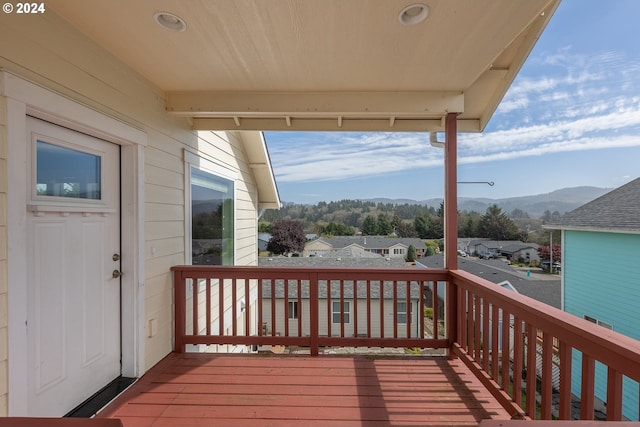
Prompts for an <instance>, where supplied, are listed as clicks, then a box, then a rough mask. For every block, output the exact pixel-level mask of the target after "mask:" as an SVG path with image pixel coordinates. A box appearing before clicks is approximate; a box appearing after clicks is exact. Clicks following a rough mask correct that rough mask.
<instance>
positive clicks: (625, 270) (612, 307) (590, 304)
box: [563, 231, 640, 419]
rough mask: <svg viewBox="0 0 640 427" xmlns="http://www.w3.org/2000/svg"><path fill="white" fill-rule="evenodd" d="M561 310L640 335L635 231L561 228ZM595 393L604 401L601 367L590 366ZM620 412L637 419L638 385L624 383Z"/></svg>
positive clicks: (639, 237) (575, 369) (576, 376)
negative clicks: (591, 367) (563, 306)
mask: <svg viewBox="0 0 640 427" xmlns="http://www.w3.org/2000/svg"><path fill="white" fill-rule="evenodd" d="M564 243H565V248H564V262H563V269H564V304H565V311H567V312H569V313H572V314H574V315H576V316H578V317H580V318H583V317H584V315H585V314H586V315H588V316H591V317H593V318H596V319H598V320H600V321H603V322H606V323H608V324H610V325H613V329H614V330H615V331H616V332H619V333H621V334H624V335H627V336H630V337H632V338H635V339H640V329H638V326H637V325H638V322H640V316H638V306H639V304H640V262H639V260H640V259H639V258H640V257H639V255H638V248H640V235H637V234H635V235H633V234H620V233H597V232H583V231H565V237H564ZM574 353H576V354H575V355H574V363H573V365H574V367H573V387H574V393H578V394H579V390H580V388H579V387H580V373H579V372H580V371H579V370H580V366H581V365H580V360H581V359H580V357H579V355H578V354H577V352H574ZM596 395H597V396H598V398H599V399H602V400H605V396H606V369H604V367H602V366H597V367H596ZM625 395H627V396H630V397H631V399H629V398H625V401H624V414H625V416H628V417H633V418H634V419H637V417H638V405H637V403H631V401H635V402H637V395H638V386H637V384H631V383H630V382H629V383H627V384H625Z"/></svg>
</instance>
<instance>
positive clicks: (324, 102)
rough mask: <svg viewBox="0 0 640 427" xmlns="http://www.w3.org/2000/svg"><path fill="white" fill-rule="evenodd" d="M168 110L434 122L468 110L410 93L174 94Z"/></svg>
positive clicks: (453, 97) (440, 95) (452, 101)
mask: <svg viewBox="0 0 640 427" xmlns="http://www.w3.org/2000/svg"><path fill="white" fill-rule="evenodd" d="M166 109H167V111H168V112H169V113H171V114H175V115H178V116H187V117H241V118H242V117H288V116H290V117H294V116H296V115H301V114H303V115H304V116H306V117H334V118H335V117H338V116H358V117H361V118H366V117H371V116H373V117H375V116H380V115H383V116H386V117H387V118H388V117H391V116H393V117H396V118H402V117H411V118H435V117H441V116H442V115H443V114H446V113H451V112H453V113H462V112H464V94H463V93H461V92H455V91H411V92H390V91H388V92H385V91H383V92H375V91H371V92H342V91H338V92H226V91H225V92H207V91H203V92H169V93H168V94H167V103H166Z"/></svg>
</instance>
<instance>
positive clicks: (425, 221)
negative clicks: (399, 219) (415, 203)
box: [413, 214, 431, 239]
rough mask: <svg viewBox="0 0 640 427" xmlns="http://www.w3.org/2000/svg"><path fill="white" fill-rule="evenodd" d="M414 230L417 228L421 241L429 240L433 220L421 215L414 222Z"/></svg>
mask: <svg viewBox="0 0 640 427" xmlns="http://www.w3.org/2000/svg"><path fill="white" fill-rule="evenodd" d="M413 228H415V230H416V233H418V237H420V238H421V239H428V238H429V228H431V220H430V219H429V217H428V216H425V215H422V214H421V215H419V216H417V217H415V219H414V220H413Z"/></svg>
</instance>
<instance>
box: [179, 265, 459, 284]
mask: <svg viewBox="0 0 640 427" xmlns="http://www.w3.org/2000/svg"><path fill="white" fill-rule="evenodd" d="M171 271H174V272H181V273H182V274H183V276H184V277H195V276H199V275H202V276H200V277H206V276H212V277H213V276H232V277H235V278H237V279H256V278H261V279H282V278H284V277H295V278H304V277H311V275H317V276H318V277H319V279H321V280H398V278H399V277H402V278H403V279H404V280H416V281H417V280H430V281H434V280H437V281H446V280H447V277H448V272H447V270H445V269H431V268H430V269H423V268H415V267H407V268H403V267H394V268H352V267H339V266H338V267H295V266H293V267H256V266H235V267H232V266H210V265H176V266H173V267H171Z"/></svg>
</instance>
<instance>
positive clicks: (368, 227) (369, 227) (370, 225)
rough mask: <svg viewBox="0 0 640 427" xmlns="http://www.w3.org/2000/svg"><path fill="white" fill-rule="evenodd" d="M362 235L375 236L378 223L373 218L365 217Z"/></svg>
mask: <svg viewBox="0 0 640 427" xmlns="http://www.w3.org/2000/svg"><path fill="white" fill-rule="evenodd" d="M362 234H364V235H365V236H375V235H377V234H378V222H377V221H376V219H375V218H374V217H373V216H371V215H367V217H366V218H365V219H364V221H363V222H362Z"/></svg>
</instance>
